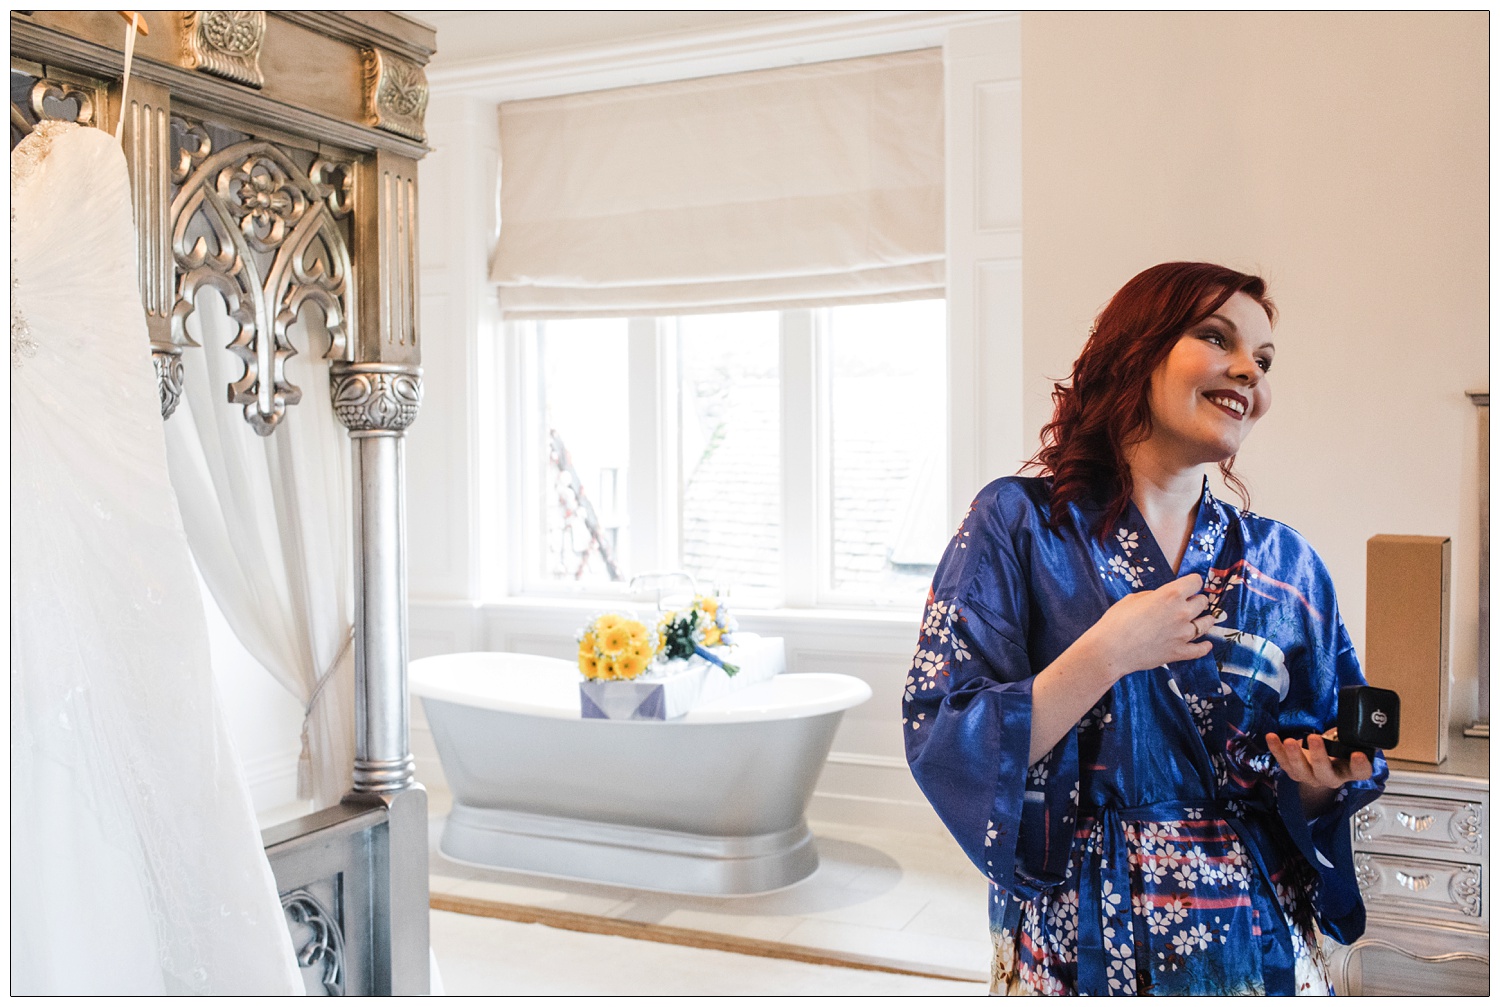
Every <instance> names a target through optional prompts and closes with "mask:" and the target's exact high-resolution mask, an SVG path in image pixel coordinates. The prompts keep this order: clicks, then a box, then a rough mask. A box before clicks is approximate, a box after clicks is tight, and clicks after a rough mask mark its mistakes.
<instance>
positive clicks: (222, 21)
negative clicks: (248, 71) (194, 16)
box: [203, 10, 266, 56]
mask: <svg viewBox="0 0 1500 1007" xmlns="http://www.w3.org/2000/svg"><path fill="white" fill-rule="evenodd" d="M259 13H260V12H259V11H250V10H211V11H205V12H204V14H205V17H204V18H203V37H204V39H206V40H207V42H208V44H209V45H211V46H213V47H214V48H215V49H217V50H219V51H220V52H223V53H229V54H230V55H234V56H243V55H245V54H246V53H249V52H253V51H254V50H256V49H258V48H259V47H260V42H261V39H262V38H264V37H265V34H266V21H265V17H264V15H262V16H260V17H257V16H256V15H257V14H259Z"/></svg>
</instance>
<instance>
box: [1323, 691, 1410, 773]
mask: <svg viewBox="0 0 1500 1007" xmlns="http://www.w3.org/2000/svg"><path fill="white" fill-rule="evenodd" d="M1336 730H1337V732H1338V733H1337V735H1336V736H1335V737H1334V738H1332V739H1327V740H1325V742H1324V747H1325V748H1327V749H1328V754H1329V755H1331V756H1333V757H1334V758H1335V759H1347V758H1348V757H1349V756H1350V755H1352V754H1354V753H1355V752H1364V753H1365V754H1366V755H1368V756H1373V755H1374V754H1375V750H1376V749H1377V748H1378V749H1388V748H1395V747H1396V745H1397V744H1398V743H1399V742H1400V740H1401V697H1400V696H1398V695H1396V694H1395V693H1394V692H1392V691H1391V690H1390V689H1377V688H1376V687H1375V686H1373V685H1346V686H1344V687H1343V688H1342V689H1340V690H1339V713H1338V727H1337V729H1336Z"/></svg>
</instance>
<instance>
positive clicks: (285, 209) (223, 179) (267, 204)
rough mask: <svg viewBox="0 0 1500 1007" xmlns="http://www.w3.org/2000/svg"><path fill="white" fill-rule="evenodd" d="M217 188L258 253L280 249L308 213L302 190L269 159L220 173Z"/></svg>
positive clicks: (262, 159) (250, 160)
mask: <svg viewBox="0 0 1500 1007" xmlns="http://www.w3.org/2000/svg"><path fill="white" fill-rule="evenodd" d="M217 188H218V191H219V195H220V197H221V198H223V200H224V202H225V204H226V205H227V206H228V207H229V212H230V213H232V214H234V216H235V217H236V218H237V219H238V220H239V222H240V230H241V231H243V232H244V235H245V237H246V238H247V239H249V241H250V244H251V247H253V248H254V249H255V250H256V251H258V252H269V251H271V250H272V249H273V248H275V247H277V246H278V245H280V244H281V243H282V241H283V240H285V238H286V234H287V230H288V229H289V228H291V227H295V226H296V224H297V222H298V221H299V220H301V219H302V217H303V215H304V214H306V213H307V206H308V200H307V196H306V195H305V194H304V193H303V191H302V189H301V187H300V186H298V185H296V184H295V183H293V182H292V180H291V179H290V178H288V177H287V173H286V172H285V171H284V170H282V168H281V166H280V165H279V164H277V163H276V162H275V161H272V160H270V159H269V158H265V157H251V158H247V159H246V160H245V162H244V163H243V164H241V165H239V166H238V167H235V166H231V167H228V168H225V169H224V170H223V171H221V172H220V173H219V178H218V182H217Z"/></svg>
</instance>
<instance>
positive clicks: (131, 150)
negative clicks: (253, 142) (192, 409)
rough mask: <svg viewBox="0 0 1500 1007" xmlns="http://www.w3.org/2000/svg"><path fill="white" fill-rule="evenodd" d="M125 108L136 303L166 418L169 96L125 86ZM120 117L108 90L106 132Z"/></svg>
mask: <svg viewBox="0 0 1500 1007" xmlns="http://www.w3.org/2000/svg"><path fill="white" fill-rule="evenodd" d="M129 99H130V107H129V108H127V109H125V120H124V122H123V123H122V126H121V136H120V139H121V142H122V144H123V145H124V148H125V161H126V163H127V164H128V165H129V166H130V194H131V199H132V201H133V203H134V209H135V240H136V263H137V267H138V271H139V274H140V286H141V304H142V305H143V306H144V307H145V309H146V330H147V334H148V335H149V336H150V339H151V363H152V364H154V365H155V367H156V389H157V392H158V394H159V395H160V396H161V418H162V419H166V418H167V417H169V416H171V415H172V412H173V410H175V409H176V408H177V403H178V401H179V400H180V399H181V398H182V347H183V345H184V344H183V343H181V342H178V341H177V340H176V339H174V338H173V336H172V309H173V307H174V305H176V303H177V277H176V274H175V272H174V264H173V262H172V242H171V235H172V187H171V160H172V159H171V156H170V147H171V127H170V125H169V124H170V122H171V92H170V91H168V89H167V88H165V87H163V86H162V85H160V84H156V83H153V82H152V81H150V80H142V79H139V78H137V79H135V80H132V81H131V82H130V96H129ZM119 116H120V85H119V83H118V82H116V83H115V84H114V85H113V86H112V87H111V88H110V91H109V111H108V114H107V117H106V122H104V123H102V124H101V125H102V126H103V127H104V128H105V129H113V128H114V124H115V122H116V121H118V119H119Z"/></svg>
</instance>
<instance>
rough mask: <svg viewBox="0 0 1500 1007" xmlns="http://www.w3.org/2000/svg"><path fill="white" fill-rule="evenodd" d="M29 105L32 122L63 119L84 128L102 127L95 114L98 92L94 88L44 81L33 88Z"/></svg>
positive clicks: (39, 81)
mask: <svg viewBox="0 0 1500 1007" xmlns="http://www.w3.org/2000/svg"><path fill="white" fill-rule="evenodd" d="M29 105H30V107H31V116H32V118H31V121H32V122H41V121H42V120H43V119H61V120H64V121H66V122H76V123H78V124H79V125H81V126H97V125H99V124H100V123H99V121H98V118H97V116H96V114H95V113H96V111H97V110H98V108H99V101H98V91H97V89H95V88H92V87H88V86H84V85H78V84H73V83H70V82H67V81H60V80H52V79H49V78H46V77H43V78H41V79H40V80H38V81H37V82H36V83H35V84H33V85H32V87H31V100H30V102H29Z"/></svg>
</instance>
